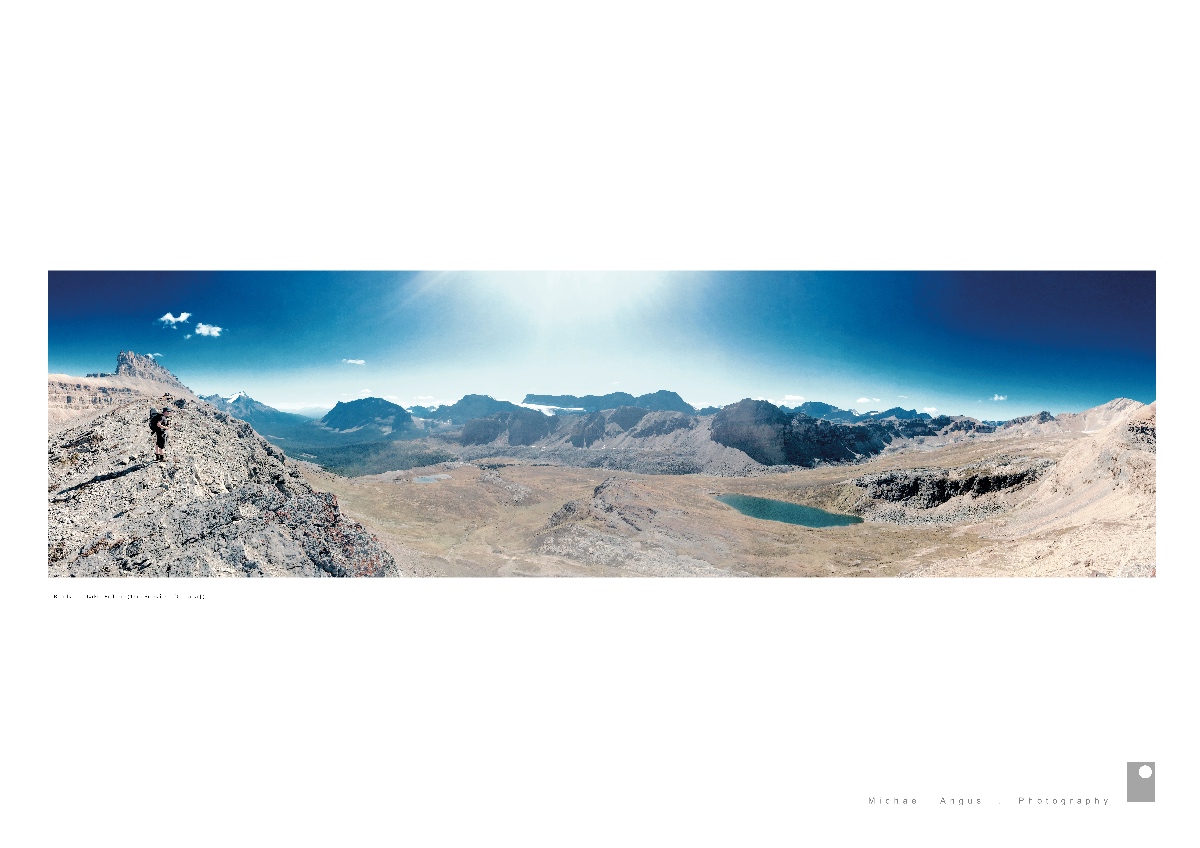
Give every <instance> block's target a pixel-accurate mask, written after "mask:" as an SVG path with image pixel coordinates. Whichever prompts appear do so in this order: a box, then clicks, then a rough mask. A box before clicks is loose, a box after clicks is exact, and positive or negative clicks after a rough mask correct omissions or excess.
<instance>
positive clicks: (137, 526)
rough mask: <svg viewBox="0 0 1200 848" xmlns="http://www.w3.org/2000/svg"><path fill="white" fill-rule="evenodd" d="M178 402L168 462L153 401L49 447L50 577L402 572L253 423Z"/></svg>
mask: <svg viewBox="0 0 1200 848" xmlns="http://www.w3.org/2000/svg"><path fill="white" fill-rule="evenodd" d="M189 395H190V392H189ZM173 404H174V414H173V418H174V421H173V424H172V428H171V436H170V442H169V444H168V448H167V455H168V457H169V458H170V459H169V461H168V462H164V463H158V462H154V461H153V451H152V442H151V434H150V431H149V429H148V418H149V409H150V402H149V401H148V400H144V399H138V400H134V401H128V402H124V403H119V404H117V405H115V407H114V408H112V409H110V410H109V411H107V412H103V413H102V414H100V415H99V416H98V417H96V418H95V419H94V420H92V421H89V422H87V423H84V424H79V425H76V426H74V427H70V428H68V429H66V430H64V431H62V432H61V433H59V434H57V435H55V436H52V437H51V438H50V440H49V443H48V447H47V476H48V524H49V529H48V534H47V543H48V563H49V573H50V576H52V577H119V576H137V577H155V576H163V577H167V576H169V577H209V576H229V577H274V576H303V577H381V576H388V575H390V574H392V573H393V571H394V561H393V560H392V557H391V556H390V555H389V554H388V553H387V552H386V551H384V549H383V548H382V547H381V546H380V545H379V543H378V541H377V540H376V539H375V538H374V537H373V536H372V535H371V534H370V533H368V532H367V531H366V530H364V529H363V528H362V527H361V526H360V525H359V524H357V523H355V522H353V521H351V520H349V519H347V518H346V517H345V516H344V515H342V514H341V511H340V509H339V507H338V503H337V498H336V497H335V496H333V495H331V494H327V493H322V492H317V491H314V490H313V489H312V487H311V486H309V484H308V483H307V482H305V480H304V478H303V477H302V476H301V474H300V472H299V471H298V470H297V469H296V467H295V466H294V465H293V464H292V463H290V462H289V461H288V460H287V459H286V458H285V456H284V455H283V453H282V452H281V451H280V450H279V449H278V448H276V447H275V446H274V445H272V444H271V443H270V442H268V441H266V440H265V439H264V438H262V437H261V436H259V435H258V434H257V433H255V432H254V430H253V428H252V427H251V426H250V425H249V424H247V423H245V422H243V421H239V420H237V419H235V418H233V417H231V416H229V415H228V414H226V413H223V412H220V411H218V410H216V409H213V408H212V407H211V406H209V405H208V404H206V403H202V402H198V401H195V400H191V399H189V398H178V399H176V400H175V401H174V402H173Z"/></svg>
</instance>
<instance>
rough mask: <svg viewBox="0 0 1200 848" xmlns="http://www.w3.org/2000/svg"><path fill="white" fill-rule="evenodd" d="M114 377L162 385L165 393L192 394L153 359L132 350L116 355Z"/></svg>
mask: <svg viewBox="0 0 1200 848" xmlns="http://www.w3.org/2000/svg"><path fill="white" fill-rule="evenodd" d="M114 376H117V377H126V378H130V379H134V380H147V381H150V382H153V383H162V384H163V385H164V386H167V387H168V388H167V391H170V390H171V389H172V388H173V389H175V391H177V392H179V393H182V394H189V395H190V394H191V393H192V390H191V389H189V388H188V387H187V386H185V385H184V384H183V383H181V382H179V378H178V377H176V376H175V375H174V374H172V373H171V372H170V371H168V370H167V369H166V368H163V367H162V366H161V365H159V364H158V363H157V362H156V361H155V360H154V357H152V356H142V355H141V354H140V353H134V352H133V351H132V350H123V351H121V352H120V353H118V354H117V373H116V374H115V375H114Z"/></svg>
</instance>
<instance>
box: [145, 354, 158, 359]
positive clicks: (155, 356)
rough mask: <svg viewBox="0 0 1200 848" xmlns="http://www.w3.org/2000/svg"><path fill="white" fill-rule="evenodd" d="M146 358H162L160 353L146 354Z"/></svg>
mask: <svg viewBox="0 0 1200 848" xmlns="http://www.w3.org/2000/svg"><path fill="white" fill-rule="evenodd" d="M146 356H148V357H150V358H151V359H155V358H157V357H160V356H162V354H161V353H147V354H146Z"/></svg>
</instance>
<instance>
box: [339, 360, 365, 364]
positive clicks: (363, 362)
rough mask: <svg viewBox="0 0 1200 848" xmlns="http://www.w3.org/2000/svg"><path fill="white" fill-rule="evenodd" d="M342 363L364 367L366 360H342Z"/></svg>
mask: <svg viewBox="0 0 1200 848" xmlns="http://www.w3.org/2000/svg"><path fill="white" fill-rule="evenodd" d="M342 362H345V363H346V364H347V365H366V364H367V360H365V359H343V360H342Z"/></svg>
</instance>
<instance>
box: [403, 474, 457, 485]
mask: <svg viewBox="0 0 1200 848" xmlns="http://www.w3.org/2000/svg"><path fill="white" fill-rule="evenodd" d="M412 479H413V482H414V483H436V482H437V481H438V480H449V479H451V477H450V475H449V474H426V475H424V476H422V477H414V478H412Z"/></svg>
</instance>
